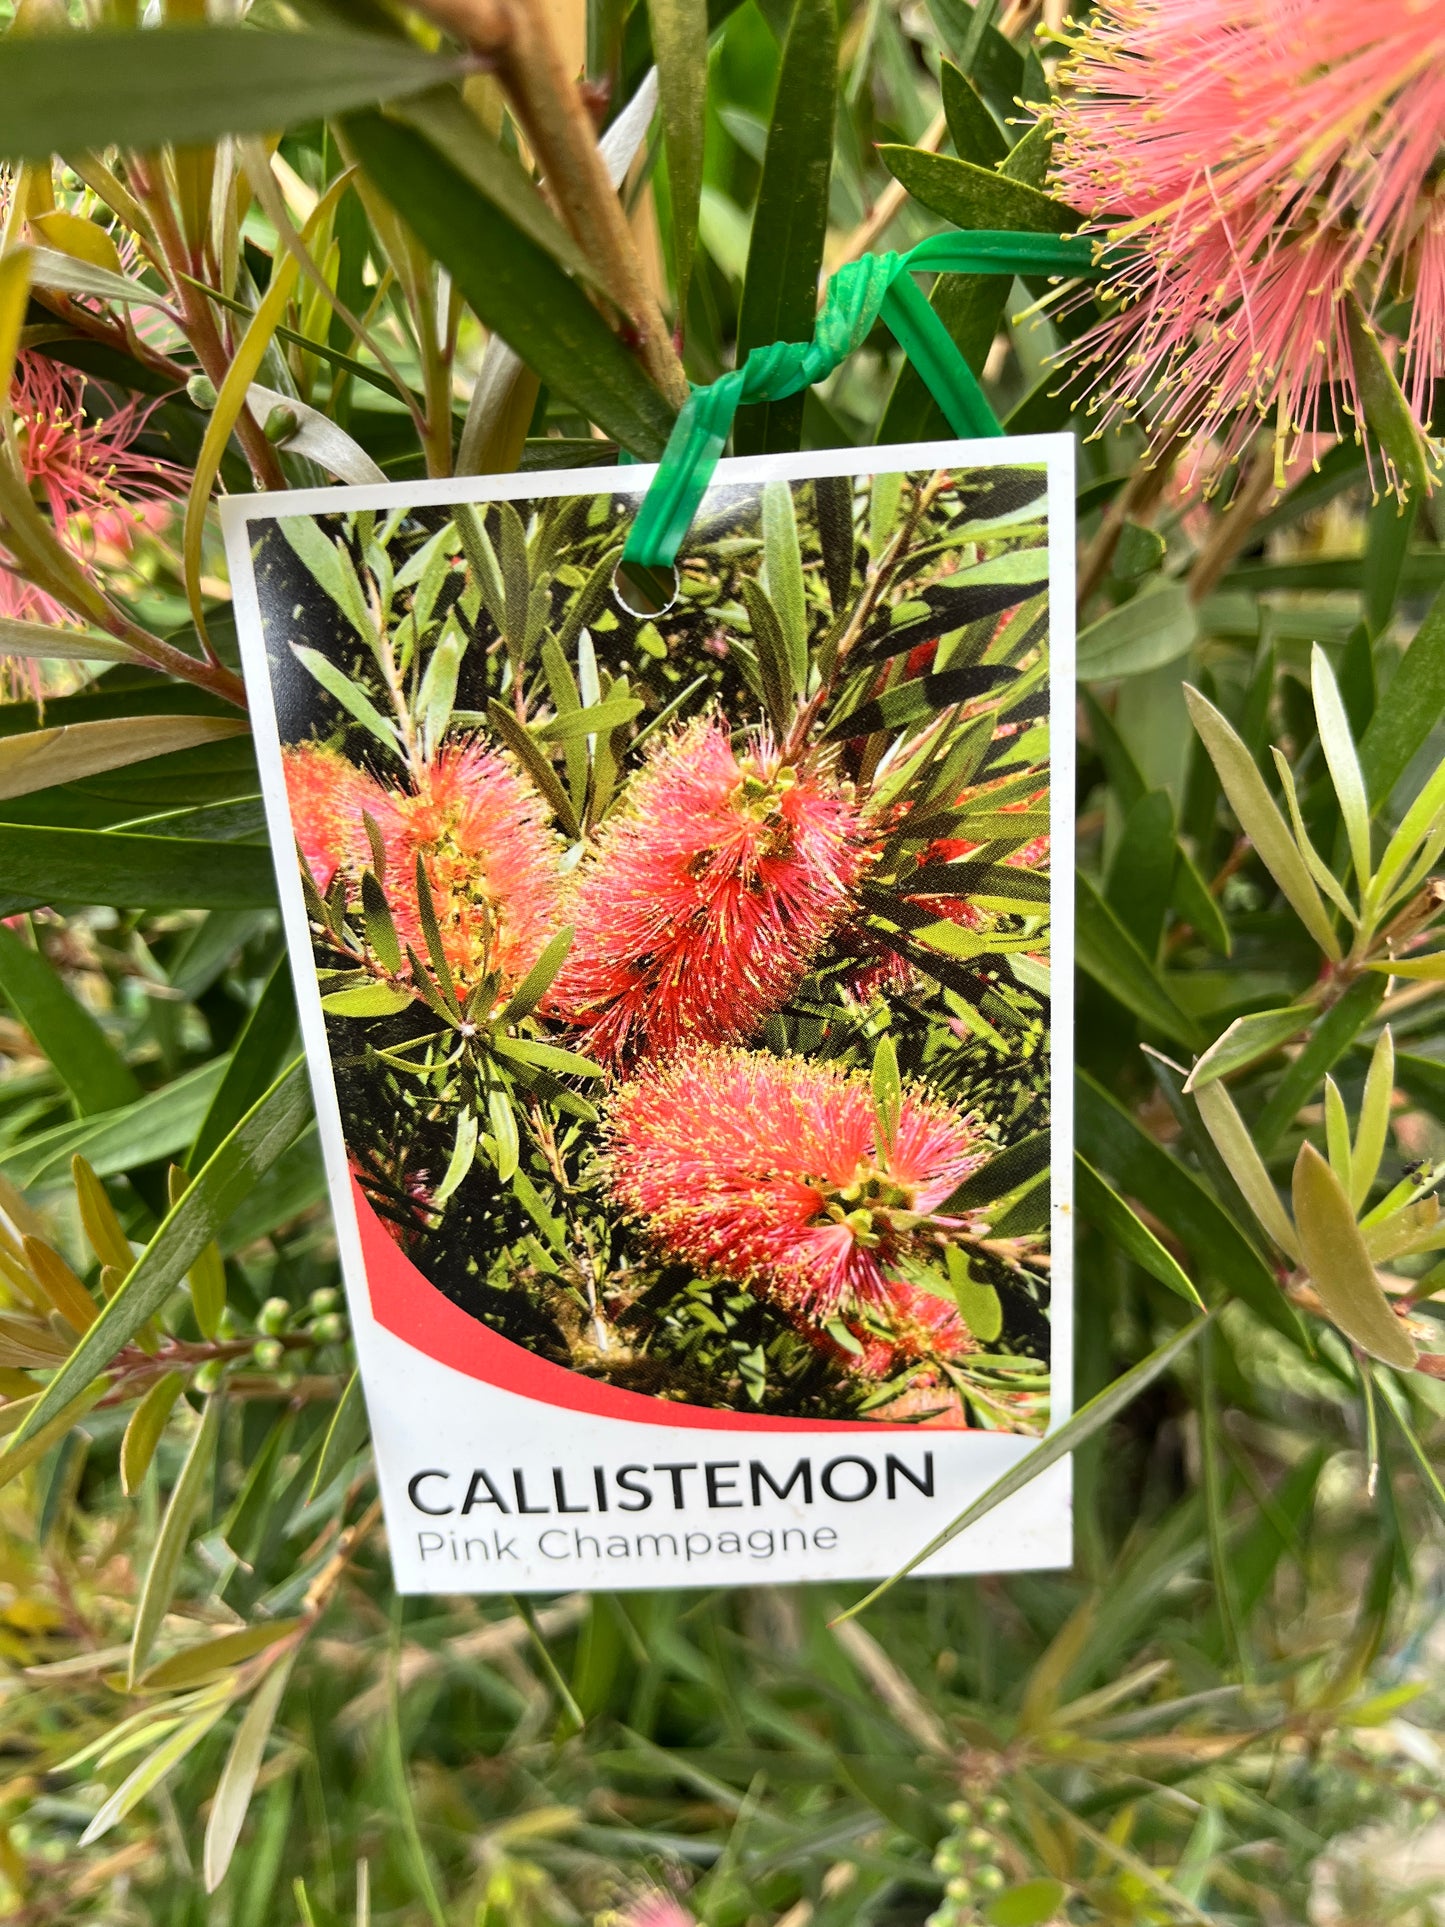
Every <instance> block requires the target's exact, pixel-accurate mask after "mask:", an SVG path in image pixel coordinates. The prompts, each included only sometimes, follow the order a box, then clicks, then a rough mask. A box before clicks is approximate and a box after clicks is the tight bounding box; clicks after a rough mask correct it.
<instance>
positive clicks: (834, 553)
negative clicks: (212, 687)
mask: <svg viewBox="0 0 1445 1927" xmlns="http://www.w3.org/2000/svg"><path fill="white" fill-rule="evenodd" d="M1045 508H1046V477H1045V473H1044V471H1043V469H1042V468H1041V467H1020V468H1013V467H1000V468H994V469H978V470H969V469H963V470H959V471H957V472H954V471H941V472H938V473H930V472H927V471H925V472H922V473H918V474H910V475H898V474H893V475H882V476H878V477H870V476H863V477H859V478H850V477H844V476H838V477H833V478H824V479H822V480H818V481H813V482H808V483H805V484H803V485H801V486H799V487H798V488H796V489H795V488H793V487H792V486H790V485H789V484H788V483H786V482H769V483H766V484H764V485H762V487H761V488H758V487H754V488H751V489H747V488H741V487H739V488H734V489H722V490H718V491H715V493H714V495H713V496H712V497H711V498H710V499H709V502H708V504H707V505H706V506H705V508H704V511H703V514H702V516H701V517H700V518H699V520H698V522H697V524H696V525H695V527H694V530H693V532H692V535H691V537H690V538H689V541H688V543H687V545H686V548H685V550H684V552H683V554H682V555H681V557H680V558H679V562H680V567H679V571H678V593H677V596H676V599H675V601H674V602H673V603H672V605H671V606H670V607H669V608H668V609H667V610H665V611H664V612H663V613H661V614H659V615H657V616H655V617H652V618H644V617H640V616H638V615H636V614H634V613H632V611H631V609H630V608H629V606H628V600H627V596H628V591H627V588H626V585H625V584H624V585H623V586H622V588H621V591H620V594H619V592H618V591H616V590H614V584H613V577H614V572H615V570H616V568H617V565H618V558H619V554H620V542H619V540H618V528H619V525H620V524H621V522H622V518H623V517H624V516H625V515H626V514H628V513H629V511H630V505H629V504H628V503H627V502H626V501H625V500H624V499H614V498H613V497H611V496H610V495H607V494H594V495H591V496H581V497H574V496H564V497H560V498H557V499H549V498H546V497H539V498H537V499H536V500H534V501H527V500H522V501H518V502H502V503H495V504H492V505H490V506H487V505H477V506H476V507H471V506H466V505H463V506H462V507H460V508H458V509H456V510H455V511H446V510H430V511H429V510H418V511H417V512H416V513H415V514H397V513H394V514H392V515H390V516H388V517H386V518H384V519H383V518H382V517H380V516H377V515H373V514H371V513H361V514H359V515H356V516H354V517H343V516H335V515H332V516H319V517H316V518H314V519H313V518H309V517H307V518H297V517H281V518H279V519H278V520H277V521H276V522H275V523H274V524H268V525H266V526H265V528H264V532H263V533H262V534H261V536H260V538H259V541H258V543H257V548H256V570H257V580H258V583H259V587H260V595H261V608H262V621H263V627H264V629H265V632H266V639H267V649H268V654H269V656H270V659H271V662H272V665H273V675H274V677H275V679H276V682H277V685H278V691H279V693H278V709H279V712H280V714H281V715H282V717H283V738H284V743H285V747H284V752H283V760H284V764H285V769H286V777H287V784H288V794H289V798H290V803H291V808H292V812H293V817H294V822H295V828H296V837H297V843H298V845H299V849H300V853H301V859H302V867H303V882H304V886H305V888H306V891H307V899H308V904H309V909H310V914H311V922H312V928H313V932H314V935H315V939H316V960H317V968H318V971H319V973H320V982H321V988H322V992H323V996H322V1005H323V1008H324V1010H325V1011H326V1013H327V1017H328V1028H329V1034H330V1040H331V1049H332V1055H333V1058H334V1061H335V1063H336V1065H337V1068H338V1076H337V1081H338V1090H339V1094H340V1097H341V1104H342V1116H343V1128H344V1131H345V1135H346V1141H347V1148H348V1152H349V1154H350V1156H351V1158H352V1162H353V1166H354V1168H355V1170H356V1173H357V1176H358V1178H359V1180H360V1182H361V1185H362V1188H363V1189H364V1191H365V1192H366V1194H367V1196H368V1197H369V1198H370V1200H371V1201H372V1203H373V1204H374V1205H375V1207H376V1209H377V1211H378V1212H379V1213H380V1214H381V1216H382V1218H383V1220H384V1221H385V1223H386V1224H387V1226H388V1228H389V1230H390V1231H391V1233H392V1236H393V1237H394V1238H395V1239H396V1241H397V1242H398V1243H399V1244H400V1245H401V1246H402V1248H403V1249H404V1250H405V1251H406V1252H407V1253H408V1255H409V1256H410V1257H412V1258H413V1259H414V1260H415V1262H416V1263H417V1264H418V1265H419V1267H420V1268H421V1269H422V1271H423V1272H424V1273H425V1274H426V1275H427V1276H428V1277H429V1278H431V1279H432V1280H433V1282H435V1283H436V1284H437V1285H439V1286H440V1287H441V1288H442V1289H443V1290H444V1291H446V1292H448V1293H449V1294H450V1295H451V1296H452V1297H454V1298H455V1299H456V1300H457V1301H458V1302H460V1303H461V1304H462V1305H463V1306H465V1307H466V1309H467V1310H469V1311H471V1312H472V1313H474V1315H476V1316H478V1317H480V1318H483V1319H484V1320H485V1321H486V1322H487V1323H488V1324H490V1325H492V1326H494V1327H495V1328H497V1329H499V1330H501V1331H502V1332H504V1333H505V1334H506V1335H507V1336H509V1337H511V1338H513V1339H515V1340H516V1341H517V1342H518V1343H521V1344H524V1345H527V1346H528V1347H530V1348H531V1349H534V1350H537V1351H540V1352H542V1353H543V1354H544V1355H545V1356H548V1357H551V1358H553V1359H554V1360H556V1361H557V1362H559V1363H563V1364H567V1365H570V1366H572V1367H573V1368H574V1369H577V1370H580V1371H585V1372H587V1373H589V1374H591V1375H594V1376H598V1377H604V1378H607V1379H610V1380H612V1381H613V1382H614V1383H617V1384H620V1385H624V1386H627V1387H629V1388H630V1389H633V1390H637V1391H647V1392H651V1393H654V1394H656V1395H658V1396H662V1397H673V1398H687V1399H689V1400H691V1401H693V1402H701V1403H705V1404H714V1405H725V1406H734V1407H738V1408H740V1409H743V1410H762V1411H780V1412H788V1413H794V1414H805V1413H822V1414H824V1415H826V1416H830V1417H843V1416H849V1415H862V1416H873V1417H877V1418H881V1419H889V1420H896V1419H898V1418H903V1417H907V1418H914V1419H917V1418H929V1419H931V1420H933V1421H935V1422H950V1423H968V1424H975V1425H983V1426H990V1427H999V1426H1001V1427H1003V1428H1004V1429H1008V1430H1023V1431H1029V1430H1036V1429H1038V1428H1039V1426H1040V1425H1041V1422H1042V1418H1043V1414H1044V1411H1045V1410H1046V1406H1045V1403H1044V1398H1045V1394H1046V1392H1047V1385H1048V1370H1049V1359H1048V1349H1049V1348H1048V1323H1047V1310H1048V1266H1049V1254H1048V1248H1047V1247H1048V1238H1047V1231H1048V1226H1047V1215H1048V1213H1047V1198H1048V1174H1047V1144H1048V1137H1047V1131H1048V1104H1047V1092H1046V1069H1047V1062H1048V1054H1047V1027H1048V1017H1047V1008H1048V1005H1047V998H1048V949H1049V930H1048V896H1049V882H1048V842H1049V835H1048V829H1049V804H1048V797H1049V769H1048V725H1047V712H1048V704H1049V682H1048V668H1049V654H1048V629H1049V609H1048V595H1047V578H1048V559H1047V557H1048V549H1047V544H1048V526H1047V518H1046V513H1045ZM723 1046H733V1047H737V1048H736V1051H735V1054H734V1055H731V1056H730V1055H727V1054H726V1053H724V1052H721V1051H720V1049H719V1047H723ZM742 1047H747V1048H746V1049H743V1048H742ZM674 1066H675V1067H676V1075H674V1074H673V1069H674ZM739 1080H740V1081H739ZM750 1083H755V1084H756V1089H755V1090H754V1092H753V1095H752V1097H751V1098H749V1097H748V1095H747V1089H746V1088H745V1087H747V1086H749V1085H750ZM714 1118H718V1119H726V1118H730V1119H731V1120H732V1128H731V1131H730V1132H729V1134H728V1135H727V1138H726V1141H725V1142H724V1141H722V1140H721V1139H720V1140H719V1141H718V1142H717V1143H716V1144H713V1143H712V1142H711V1139H710V1136H709V1133H710V1129H711V1124H710V1120H712V1119H714ZM784 1173H790V1174H791V1175H790V1177H788V1178H787V1179H786V1181H784V1178H783V1176H782V1174H784ZM729 1284H730V1285H733V1286H742V1287H745V1288H746V1289H744V1290H743V1291H742V1292H741V1293H738V1292H736V1291H730V1290H723V1289H721V1287H722V1286H724V1285H729Z"/></svg>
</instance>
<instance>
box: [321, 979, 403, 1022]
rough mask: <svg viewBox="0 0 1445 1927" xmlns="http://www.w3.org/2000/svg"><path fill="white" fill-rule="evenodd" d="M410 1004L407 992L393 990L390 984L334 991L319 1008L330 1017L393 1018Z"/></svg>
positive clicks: (365, 985) (361, 985) (363, 985)
mask: <svg viewBox="0 0 1445 1927" xmlns="http://www.w3.org/2000/svg"><path fill="white" fill-rule="evenodd" d="M411 1002H412V995H411V992H410V991H409V990H393V989H392V987H391V985H390V984H358V985H357V986H356V988H355V990H336V991H333V992H332V993H331V995H330V996H329V997H323V998H322V999H321V1008H322V1009H323V1010H324V1011H326V1012H327V1013H328V1015H330V1016H332V1017H395V1015H396V1014H397V1012H398V1011H399V1010H405V1009H406V1007H407V1005H408V1004H410V1003H411Z"/></svg>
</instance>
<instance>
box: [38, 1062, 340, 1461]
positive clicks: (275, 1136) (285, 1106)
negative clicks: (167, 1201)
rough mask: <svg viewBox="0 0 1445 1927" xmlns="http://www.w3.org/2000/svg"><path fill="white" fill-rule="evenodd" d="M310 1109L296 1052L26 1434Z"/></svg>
mask: <svg viewBox="0 0 1445 1927" xmlns="http://www.w3.org/2000/svg"><path fill="white" fill-rule="evenodd" d="M310 1115H311V1092H310V1087H309V1086H308V1084H307V1081H306V1067H305V1062H304V1060H303V1059H301V1058H298V1059H297V1060H296V1062H295V1063H294V1064H292V1065H291V1066H290V1068H289V1069H288V1070H286V1071H284V1072H283V1073H282V1075H281V1076H280V1077H279V1078H277V1080H276V1082H275V1083H274V1084H273V1085H272V1086H271V1088H270V1090H268V1091H267V1092H266V1094H265V1096H264V1097H262V1098H261V1099H260V1100H259V1102H257V1103H256V1104H255V1105H253V1107H252V1108H251V1109H250V1110H249V1111H248V1112H247V1113H246V1115H245V1116H244V1117H243V1118H242V1119H241V1121H240V1123H239V1124H237V1126H236V1127H235V1129H234V1130H233V1131H232V1132H231V1133H230V1135H229V1136H228V1137H226V1138H225V1139H224V1140H223V1141H222V1143H221V1144H220V1145H219V1146H218V1147H217V1149H216V1151H215V1152H214V1153H213V1155H212V1156H211V1158H210V1159H209V1160H208V1162H207V1163H206V1165H205V1166H204V1167H203V1169H202V1170H201V1173H200V1175H199V1176H198V1177H197V1178H196V1180H195V1182H194V1183H193V1184H192V1185H191V1186H190V1188H189V1190H187V1192H186V1194H185V1196H184V1197H183V1198H181V1200H180V1201H179V1203H177V1204H175V1205H173V1206H172V1207H171V1209H170V1211H169V1212H167V1214H166V1216H165V1218H164V1219H163V1221H162V1223H161V1225H160V1228H159V1229H158V1230H157V1232H156V1234H155V1236H154V1237H153V1238H152V1239H151V1241H150V1243H149V1244H148V1245H147V1246H146V1248H145V1250H144V1251H143V1252H142V1253H141V1255H140V1257H139V1258H137V1260H136V1262H135V1265H134V1267H133V1268H132V1270H131V1273H130V1275H129V1277H128V1278H127V1279H126V1280H125V1282H124V1284H123V1285H122V1286H121V1287H120V1289H119V1290H118V1291H117V1292H116V1294H115V1296H114V1297H113V1298H112V1299H111V1300H110V1302H109V1304H107V1305H106V1306H105V1308H104V1309H103V1310H102V1312H101V1314H100V1316H99V1318H97V1319H96V1321H95V1323H94V1324H93V1325H92V1326H91V1328H90V1330H89V1331H88V1332H87V1333H86V1334H85V1336H84V1338H82V1339H81V1340H80V1342H79V1344H78V1345H77V1346H76V1347H75V1349H74V1351H73V1352H72V1353H71V1354H70V1356H69V1358H67V1360H66V1361H65V1363H64V1365H62V1366H61V1367H60V1369H59V1370H58V1371H57V1372H56V1373H55V1374H54V1376H53V1377H52V1378H51V1380H50V1383H49V1384H48V1385H47V1386H46V1388H45V1391H44V1393H43V1394H42V1396H41V1399H40V1403H39V1404H38V1405H37V1407H36V1409H35V1411H34V1412H33V1413H32V1414H31V1415H30V1417H29V1419H27V1421H26V1424H25V1427H24V1433H23V1436H26V1437H28V1436H30V1435H31V1434H33V1433H36V1432H38V1431H39V1430H40V1428H41V1427H42V1426H43V1425H45V1424H46V1423H47V1422H48V1421H49V1420H50V1419H51V1417H52V1416H53V1415H54V1414H55V1413H56V1412H58V1411H60V1409H61V1408H62V1407H63V1406H64V1405H65V1404H66V1403H67V1402H68V1401H69V1400H71V1399H72V1398H74V1397H75V1396H76V1395H77V1393H78V1392H79V1391H80V1390H81V1388H82V1387H83V1386H85V1385H86V1384H87V1383H88V1382H89V1381H90V1380H91V1379H92V1378H93V1377H94V1376H95V1374H96V1373H97V1372H100V1371H103V1370H104V1368H105V1367H106V1366H107V1365H108V1364H109V1363H110V1361H111V1359H112V1358H114V1356H115V1354H116V1353H117V1352H118V1351H119V1350H120V1348H121V1346H122V1345H124V1344H125V1343H126V1342H127V1341H128V1340H129V1339H131V1338H133V1337H134V1335H135V1334H136V1332H137V1331H139V1330H140V1328H141V1326H142V1325H143V1324H144V1323H145V1321H146V1319H148V1318H149V1317H150V1316H151V1315H152V1314H153V1313H154V1312H156V1311H159V1309H160V1307H161V1306H162V1305H163V1304H164V1303H165V1301H166V1299H167V1298H168V1297H169V1295H170V1294H171V1292H172V1291H174V1290H175V1288H176V1286H177V1285H178V1284H179V1283H180V1281H181V1280H182V1278H184V1277H185V1275H186V1273H187V1272H188V1271H189V1270H190V1268H191V1266H192V1265H193V1264H194V1263H195V1261H196V1259H197V1257H198V1256H199V1255H200V1253H201V1252H202V1251H203V1250H204V1249H205V1247H206V1246H207V1245H208V1244H209V1243H210V1242H211V1240H212V1239H213V1238H214V1237H215V1236H216V1234H217V1232H218V1231H219V1230H220V1229H221V1227H222V1225H224V1223H225V1222H226V1219H227V1218H228V1217H230V1215H231V1213H232V1211H234V1210H235V1208H236V1206H237V1205H238V1204H239V1203H240V1202H241V1200H242V1198H244V1197H245V1196H246V1195H247V1193H248V1192H249V1191H251V1190H252V1189H253V1188H254V1186H255V1185H256V1184H257V1183H258V1182H259V1181H260V1179H261V1178H262V1177H263V1176H264V1175H265V1174H266V1172H267V1171H269V1170H270V1168H271V1166H272V1165H273V1164H274V1163H275V1162H276V1160H277V1159H278V1158H279V1157H280V1156H281V1155H282V1154H283V1153H284V1152H285V1151H286V1150H287V1149H288V1148H289V1147H290V1145H291V1142H292V1140H293V1139H294V1138H295V1136H296V1134H297V1132H298V1131H300V1129H301V1127H302V1126H303V1125H304V1124H305V1123H306V1122H307V1120H308V1118H309V1117H310Z"/></svg>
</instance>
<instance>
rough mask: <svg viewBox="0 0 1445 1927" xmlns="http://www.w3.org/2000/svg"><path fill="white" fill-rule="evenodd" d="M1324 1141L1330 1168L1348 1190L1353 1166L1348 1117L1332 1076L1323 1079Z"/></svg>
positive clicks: (1343, 1101)
mask: <svg viewBox="0 0 1445 1927" xmlns="http://www.w3.org/2000/svg"><path fill="white" fill-rule="evenodd" d="M1325 1143H1326V1145H1327V1147H1328V1149H1329V1154H1330V1168H1331V1170H1332V1171H1333V1172H1334V1174H1335V1176H1336V1177H1337V1178H1338V1179H1339V1181H1340V1183H1341V1184H1342V1185H1343V1186H1344V1188H1345V1190H1346V1191H1348V1190H1349V1188H1350V1178H1351V1176H1352V1173H1353V1167H1354V1157H1353V1153H1352V1151H1351V1148H1350V1119H1349V1113H1348V1112H1347V1111H1346V1110H1345V1100H1344V1098H1343V1097H1342V1096H1341V1095H1340V1087H1339V1085H1338V1084H1337V1083H1336V1082H1335V1080H1334V1079H1333V1078H1332V1077H1327V1078H1326V1079H1325Z"/></svg>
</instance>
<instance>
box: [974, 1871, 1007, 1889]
mask: <svg viewBox="0 0 1445 1927" xmlns="http://www.w3.org/2000/svg"><path fill="white" fill-rule="evenodd" d="M1004 1880H1005V1875H1004V1870H1003V1868H1002V1867H980V1868H979V1870H978V1872H977V1873H976V1874H975V1875H974V1877H973V1883H974V1885H975V1886H976V1887H977V1888H978V1890H979V1892H980V1893H982V1894H996V1893H998V1892H999V1890H1000V1889H1001V1888H1002V1886H1003V1884H1004Z"/></svg>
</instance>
